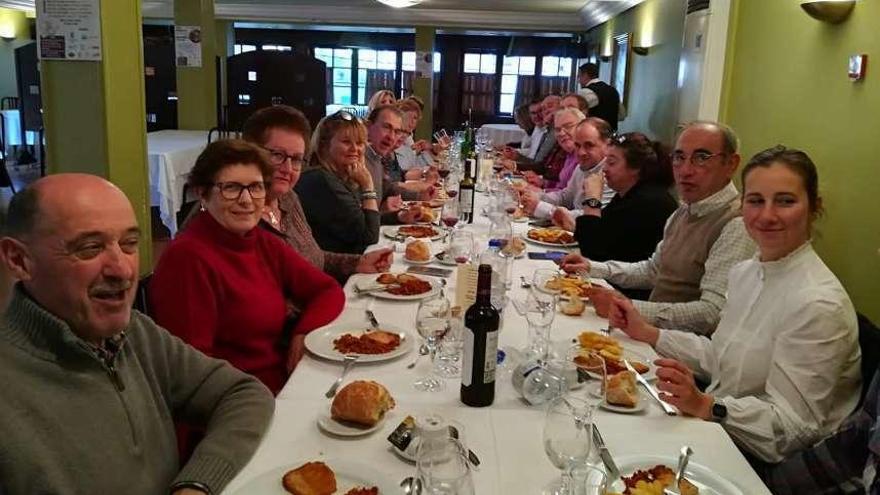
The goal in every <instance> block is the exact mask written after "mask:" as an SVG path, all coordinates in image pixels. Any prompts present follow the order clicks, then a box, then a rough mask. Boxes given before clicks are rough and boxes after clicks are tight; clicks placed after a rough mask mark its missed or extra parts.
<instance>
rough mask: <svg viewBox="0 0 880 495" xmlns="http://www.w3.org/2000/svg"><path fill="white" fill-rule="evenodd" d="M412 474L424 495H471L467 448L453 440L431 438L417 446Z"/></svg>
mask: <svg viewBox="0 0 880 495" xmlns="http://www.w3.org/2000/svg"><path fill="white" fill-rule="evenodd" d="M416 473H417V475H418V478H419V480H420V481H421V482H422V489H423V490H424V491H425V492H426V493H428V494H437V495H440V494H443V495H474V482H473V478H472V476H471V467H470V464H469V462H468V455H467V449H466V448H465V447H464V446H463V445H462V444H461V443H460V442H459V441H458V440H456V439H454V438H449V437H444V438H438V439H431V440H430V441H425V442H422V443H421V444H420V445H419V450H418V453H417V454H416Z"/></svg>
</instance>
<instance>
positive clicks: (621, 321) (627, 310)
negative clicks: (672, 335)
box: [590, 294, 660, 347]
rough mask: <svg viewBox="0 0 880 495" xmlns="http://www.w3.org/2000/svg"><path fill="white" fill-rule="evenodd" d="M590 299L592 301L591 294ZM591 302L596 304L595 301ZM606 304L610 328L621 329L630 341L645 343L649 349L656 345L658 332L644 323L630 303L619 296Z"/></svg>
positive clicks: (655, 328)
mask: <svg viewBox="0 0 880 495" xmlns="http://www.w3.org/2000/svg"><path fill="white" fill-rule="evenodd" d="M600 297H601V296H600ZM590 299H593V296H592V294H591V295H590ZM593 302H594V304H596V302H595V300H594V301H593ZM608 304H609V308H608V323H609V324H610V325H611V326H612V327H615V328H619V329H621V330H622V331H623V333H625V334H627V335H628V336H629V337H630V338H631V339H634V340H638V341H640V342H646V343H648V344H650V345H651V347H654V346H655V345H657V339H658V338H660V330H658V329H657V327H655V326H653V325H650V324H648V322H647V321H645V318H644V317H643V316H642V314H641V313H639V310H637V309H636V308H635V306H633V303H632V301H630V300H629V299H627V298H625V297H623V296H622V295H620V296H619V297H612V298H611V299H609V300H608ZM597 308H598V306H597ZM596 312H597V313H598V312H599V310H598V309H597V310H596Z"/></svg>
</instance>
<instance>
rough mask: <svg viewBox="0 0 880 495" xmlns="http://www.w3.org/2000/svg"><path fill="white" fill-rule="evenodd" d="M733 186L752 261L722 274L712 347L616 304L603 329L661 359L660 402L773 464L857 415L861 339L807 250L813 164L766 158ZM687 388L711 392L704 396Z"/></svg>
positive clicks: (844, 301)
mask: <svg viewBox="0 0 880 495" xmlns="http://www.w3.org/2000/svg"><path fill="white" fill-rule="evenodd" d="M688 166H693V165H690V164H688ZM742 182H743V186H744V191H743V202H742V214H743V220H744V222H745V225H746V229H747V230H748V233H749V235H750V236H751V237H752V238H753V239H754V240H755V242H756V243H757V244H758V247H759V253H758V254H757V255H756V256H755V258H753V259H751V260H747V261H743V262H741V263H739V264H737V265H736V266H734V267H733V268H732V269H731V271H730V280H729V284H728V294H727V303H726V305H725V306H724V309H723V311H722V314H721V321H720V323H719V324H718V328H717V329H716V330H715V333H714V334H713V335H712V339H711V340H710V339H708V338H706V337H704V336H701V335H696V334H694V333H690V332H681V331H676V330H662V329H658V328H656V327H654V326H652V325H649V324H648V323H646V322H645V320H644V319H643V318H642V317H641V315H640V314H639V313H638V311H637V310H636V309H635V308H634V307H633V305H632V304H631V303H630V302H629V301H626V300H623V299H618V300H615V301H614V304H613V306H612V310H611V314H610V316H609V318H610V322H611V324H612V325H614V326H616V327H619V328H621V329H622V330H623V331H624V332H625V333H626V334H627V335H629V336H630V337H632V338H633V339H636V340H640V341H643V342H647V343H649V344H651V345H652V346H654V348H655V349H656V350H657V352H658V353H659V354H660V355H661V356H664V357H665V359H660V360H658V361H657V363H656V364H657V365H658V371H657V377H658V384H657V386H658V388H659V389H660V390H661V391H662V392H663V393H664V395H665V396H664V400H666V401H667V402H669V403H670V404H672V405H674V406H676V407H678V409H679V410H681V411H682V412H683V413H685V414H688V415H691V416H696V417H700V418H703V419H706V420H714V421H718V422H719V423H720V424H721V425H722V426H723V427H724V428H725V430H726V431H727V432H728V433H729V434H730V435H731V437H732V438H733V439H734V440H735V441H736V443H737V444H738V445H739V446H740V447H741V448H742V449H743V450H745V451H746V452H747V453H749V454H751V455H753V456H755V457H757V458H758V459H760V460H762V461H765V462H778V461H781V460H782V459H783V458H784V457H786V456H787V455H789V454H791V453H792V452H795V451H798V450H801V449H803V448H805V447H808V446H810V445H812V444H813V443H815V442H816V441H818V440H820V439H822V438H824V437H825V436H827V435H829V434H830V433H832V432H833V431H834V430H836V429H837V427H838V426H839V425H840V423H841V422H842V421H843V419H844V418H845V417H846V416H847V415H848V414H849V413H851V412H852V411H853V409H855V407H856V405H857V403H858V401H859V391H860V384H861V373H860V368H859V366H860V360H861V355H860V351H859V344H858V329H857V324H856V314H855V310H854V309H853V306H852V303H851V302H850V299H849V296H848V295H847V293H846V291H845V290H844V288H843V286H841V284H840V282H839V281H838V280H837V278H836V277H835V276H834V274H833V273H831V270H829V269H828V267H827V266H825V263H823V262H822V260H821V259H820V258H819V256H818V255H816V253H815V251H813V247H812V245H811V243H810V232H811V226H812V223H813V220H814V219H815V218H816V216H817V215H818V214H819V213H820V212H821V209H822V207H821V199H820V198H819V195H818V177H817V173H816V167H815V165H814V164H813V162H812V161H811V160H810V158H809V157H808V156H807V155H806V154H805V153H803V152H801V151H797V150H793V149H786V148H784V147H782V146H777V147H775V148H770V149H768V150H765V151H762V152H761V153H758V154H757V155H755V156H754V157H753V158H752V159H751V161H750V162H749V163H748V164H747V165H746V166H745V168H744V169H743V172H742ZM695 377H697V378H699V379H701V380H704V381H709V382H710V385H709V387H708V388H707V389H706V392H701V391H700V390H699V389H698V388H697V387H696V385H695V384H694V378H695Z"/></svg>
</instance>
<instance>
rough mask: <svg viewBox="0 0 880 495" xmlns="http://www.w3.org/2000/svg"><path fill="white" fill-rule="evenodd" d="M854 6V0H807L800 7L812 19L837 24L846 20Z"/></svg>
mask: <svg viewBox="0 0 880 495" xmlns="http://www.w3.org/2000/svg"><path fill="white" fill-rule="evenodd" d="M855 6H856V0H808V1H802V2H801V8H802V9H804V12H806V13H807V14H809V15H810V17H812V18H813V19H818V20H820V21H825V22H830V23H832V24H838V23H840V22H843V21H845V20H846V18H847V17H849V14H850V13H851V12H852V10H853V7H855Z"/></svg>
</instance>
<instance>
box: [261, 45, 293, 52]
mask: <svg viewBox="0 0 880 495" xmlns="http://www.w3.org/2000/svg"><path fill="white" fill-rule="evenodd" d="M261 48H262V49H263V50H277V51H279V52H289V51H290V47H289V46H286V45H263V46H262V47H261Z"/></svg>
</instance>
